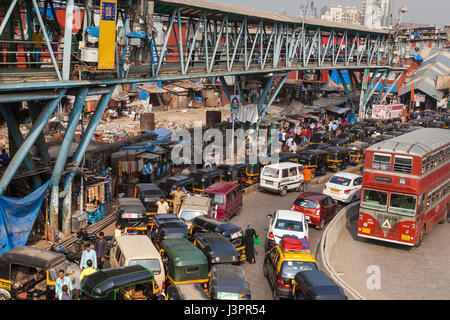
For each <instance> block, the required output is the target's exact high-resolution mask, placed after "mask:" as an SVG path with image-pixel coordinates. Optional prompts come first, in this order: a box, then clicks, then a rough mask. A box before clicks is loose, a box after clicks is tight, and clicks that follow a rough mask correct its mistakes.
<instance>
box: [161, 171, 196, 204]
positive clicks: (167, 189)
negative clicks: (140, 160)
mask: <svg viewBox="0 0 450 320" xmlns="http://www.w3.org/2000/svg"><path fill="white" fill-rule="evenodd" d="M158 187H160V188H161V190H162V191H163V192H164V195H165V197H166V201H167V202H168V203H169V206H170V207H171V208H173V196H171V195H170V193H171V192H172V191H174V190H176V189H177V187H181V190H182V191H183V192H184V190H185V191H186V192H192V191H193V187H194V178H192V177H191V176H188V175H179V176H174V177H170V178H164V179H161V181H160V182H159V183H158ZM183 189H184V190H183Z"/></svg>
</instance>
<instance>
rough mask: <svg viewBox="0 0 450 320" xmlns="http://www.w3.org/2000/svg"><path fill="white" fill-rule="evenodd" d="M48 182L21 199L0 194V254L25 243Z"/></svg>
mask: <svg viewBox="0 0 450 320" xmlns="http://www.w3.org/2000/svg"><path fill="white" fill-rule="evenodd" d="M49 184H50V180H49V181H47V183H45V184H44V185H42V186H40V187H39V188H38V189H36V190H35V191H34V192H33V193H31V194H29V195H28V196H26V197H25V198H23V199H17V198H10V197H5V196H0V255H1V254H3V253H5V252H6V251H8V250H10V249H12V248H15V247H19V246H24V245H25V244H26V243H27V240H28V236H29V235H30V231H31V228H32V227H33V224H34V221H35V220H36V217H37V215H38V213H39V209H40V207H41V205H42V201H43V200H44V197H45V193H46V192H47V188H48V186H49Z"/></svg>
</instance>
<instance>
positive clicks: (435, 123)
mask: <svg viewBox="0 0 450 320" xmlns="http://www.w3.org/2000/svg"><path fill="white" fill-rule="evenodd" d="M428 128H442V129H446V128H445V122H444V121H430V123H429V124H428Z"/></svg>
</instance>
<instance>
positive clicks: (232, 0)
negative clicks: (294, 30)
mask: <svg viewBox="0 0 450 320" xmlns="http://www.w3.org/2000/svg"><path fill="white" fill-rule="evenodd" d="M213 1H215V2H221V3H226V4H231V5H240V6H244V7H251V8H256V9H260V10H264V11H272V12H277V13H279V12H281V9H282V8H284V9H286V12H287V13H288V14H292V15H299V16H300V15H301V13H300V6H301V5H304V4H305V0H213ZM363 2H364V1H363V0H315V1H314V6H315V7H316V8H318V10H319V12H320V9H321V8H322V7H324V6H329V5H332V4H340V5H342V6H343V7H346V6H356V7H358V8H359V9H361V8H362V5H363ZM393 3H394V15H393V16H394V17H396V16H397V11H398V9H399V8H400V7H403V6H406V7H408V12H406V14H405V15H404V16H403V22H415V23H426V24H436V25H439V26H444V25H450V0H393Z"/></svg>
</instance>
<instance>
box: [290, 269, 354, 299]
mask: <svg viewBox="0 0 450 320" xmlns="http://www.w3.org/2000/svg"><path fill="white" fill-rule="evenodd" d="M292 290H293V293H294V294H293V295H294V299H295V300H347V297H346V296H345V294H344V290H342V288H341V287H339V286H337V285H336V284H335V283H334V282H333V281H331V280H330V279H329V278H328V277H327V276H326V275H325V274H324V273H323V272H321V271H319V270H308V271H300V272H298V273H297V274H296V275H295V278H294V286H293V288H292Z"/></svg>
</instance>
